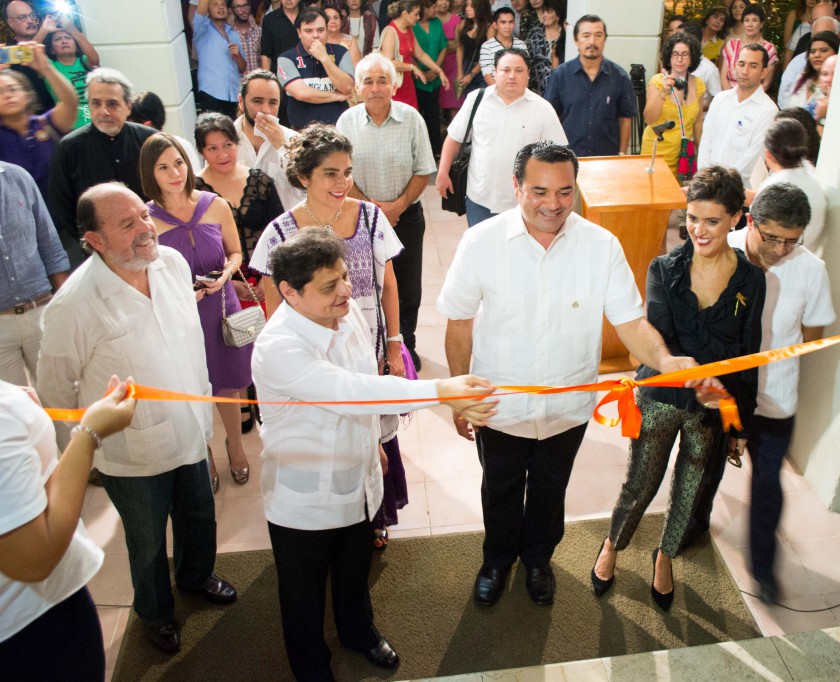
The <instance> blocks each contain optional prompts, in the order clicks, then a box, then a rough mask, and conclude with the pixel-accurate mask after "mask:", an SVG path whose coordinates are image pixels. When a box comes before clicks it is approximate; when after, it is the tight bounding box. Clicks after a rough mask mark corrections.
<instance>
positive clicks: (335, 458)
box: [251, 299, 437, 530]
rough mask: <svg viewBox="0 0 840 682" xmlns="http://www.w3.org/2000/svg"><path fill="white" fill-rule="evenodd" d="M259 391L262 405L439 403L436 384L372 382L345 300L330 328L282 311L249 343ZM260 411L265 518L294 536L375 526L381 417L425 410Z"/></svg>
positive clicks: (366, 342)
mask: <svg viewBox="0 0 840 682" xmlns="http://www.w3.org/2000/svg"><path fill="white" fill-rule="evenodd" d="M251 367H252V370H253V376H254V384H255V385H256V388H257V393H258V394H259V396H260V398H261V399H262V400H266V401H272V400H274V401H289V400H294V401H324V400H334V401H354V400H400V399H410V400H418V399H427V398H432V399H435V398H437V385H436V383H435V382H434V381H408V380H406V379H401V378H398V377H391V376H378V375H377V365H376V359H375V358H374V354H373V345H372V343H371V339H370V329H369V327H368V325H367V322H366V321H365V318H364V316H363V315H362V311H361V310H360V309H359V306H358V305H357V304H356V302H355V301H353V300H352V299H351V300H350V312H349V313H348V314H347V315H346V316H345V317H343V318H341V319H340V320H339V322H338V329H337V330H332V329H328V328H327V327H324V326H322V325H320V324H317V323H316V322H313V321H312V320H310V319H308V318H306V317H304V316H303V315H301V314H300V313H298V312H296V311H295V310H294V309H293V308H292V307H291V306H290V305H288V304H287V303H283V304H281V305H280V307H279V308H278V309H277V312H275V313H274V315H272V316H271V319H270V320H269V321H268V323H267V324H266V326H265V328H264V329H263V331H262V333H261V334H260V336H259V338H258V339H257V341H256V343H255V345H254V353H253V356H252V359H251ZM435 404H437V401H436V400H434V401H432V402H427V403H408V404H406V403H401V404H391V405H388V404H385V405H263V406H262V408H261V413H262V420H263V424H262V430H261V431H260V438H261V439H262V443H263V451H262V455H261V458H262V480H261V485H262V494H263V503H264V505H265V516H266V518H267V519H268V520H269V521H270V522H271V523H274V524H277V525H280V526H285V527H287V528H297V529H300V530H325V529H328V528H342V527H345V526H349V525H352V524H354V523H359V522H361V521H363V520H364V519H365V507H366V503H367V514H368V517H369V518H371V519H372V518H373V516H374V515H375V514H376V512H377V510H378V509H379V505H380V504H381V502H382V468H381V467H380V464H379V415H380V414H400V413H402V412H408V411H410V410H415V409H420V408H422V407H430V406H432V405H435Z"/></svg>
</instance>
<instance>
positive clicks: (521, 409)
mask: <svg viewBox="0 0 840 682" xmlns="http://www.w3.org/2000/svg"><path fill="white" fill-rule="evenodd" d="M577 170H578V161H577V157H576V156H575V154H574V152H573V151H572V150H571V148H569V147H565V146H562V145H558V144H554V143H552V142H537V143H533V144H528V145H526V146H525V147H523V148H522V149H521V150H520V151H519V153H518V154H517V155H516V159H515V161H514V166H513V175H514V187H515V192H516V197H517V199H518V201H519V205H518V206H517V207H516V208H512V209H510V210H508V211H505V212H504V213H501V214H499V215H498V216H496V217H495V218H490V219H489V220H486V221H484V222H483V223H481V225H478V226H476V227H473V228H471V229H470V230H468V231H467V232H466V233H465V234H464V237H463V238H462V239H461V243H460V244H459V245H458V250H457V252H456V254H455V259H454V260H453V262H452V266H451V267H450V268H449V272H448V273H447V275H446V281H445V282H444V285H443V288H442V290H441V293H440V297H439V298H438V301H437V308H438V311H439V312H440V313H441V314H443V315H445V316H446V317H448V318H449V323H448V325H447V328H446V358H447V361H448V363H449V371H450V372H451V373H452V374H453V375H457V374H463V373H465V372H468V371H469V370H470V363H471V361H472V364H473V370H474V371H475V372H476V373H478V374H479V375H481V376H486V377H487V378H488V379H489V380H490V381H491V382H493V383H494V384H497V385H523V384H525V385H576V384H587V383H592V382H595V381H597V379H598V363H599V361H600V357H601V335H602V319H603V316H604V315H605V314H606V316H607V319H609V321H610V322H611V323H612V324H613V326H614V327H615V330H616V332H618V335H619V337H620V338H621V340H622V342H623V343H624V344H625V345H626V346H627V348H628V349H629V350H630V352H631V353H632V354H633V355H634V356H635V357H637V358H638V359H639V360H640V361H641V362H644V363H645V364H648V363H649V362H650V363H653V366H654V367H656V369H658V370H659V371H660V372H662V373H665V372H669V371H673V370H676V369H681V368H685V367H692V366H695V365H696V364H697V363H696V362H695V361H694V360H692V359H691V358H686V357H674V356H672V355H671V354H670V353H669V352H668V349H667V348H666V347H665V344H664V342H663V341H662V337H661V336H660V335H659V333H658V332H657V331H656V330H655V329H654V328H653V327H652V326H651V325H650V324H649V323H648V322H647V320H646V319H645V317H644V309H643V307H642V298H641V296H640V295H639V291H638V289H637V288H636V283H635V280H634V278H633V273H632V271H631V270H630V266H629V265H628V264H627V260H626V259H625V257H624V251H623V250H622V248H621V245H620V244H619V242H618V240H617V239H616V238H615V236H614V235H612V234H611V233H610V232H608V231H607V230H605V229H603V228H601V227H598V226H597V225H595V224H593V223H590V222H589V221H587V220H584V219H583V218H581V217H580V216H579V215H577V214H575V213H573V212H572V205H573V204H574V199H575V179H576V177H577ZM594 406H595V395H594V394H592V393H582V392H575V393H565V394H557V395H551V396H542V395H533V394H525V395H521V396H511V397H507V398H505V399H504V400H503V401H501V402H500V403H499V411H498V415H497V416H494V417H493V418H492V419H491V420H490V424H489V426H486V427H485V426H482V427H481V428H479V429H478V430H477V431H476V438H475V439H476V441H477V446H478V453H479V458H480V460H481V464H482V468H483V470H484V475H483V477H482V486H481V503H482V509H483V512H484V527H485V540H484V562H483V564H482V567H481V569H480V571H479V573H478V576H477V577H476V581H475V587H474V597H475V601H476V602H477V603H478V604H480V605H485V606H490V605H492V604H495V603H496V601H498V599H499V597H500V596H501V594H502V592H503V590H504V588H505V586H506V582H507V575H508V572H509V571H510V568H511V566H512V565H513V563H514V562H515V561H516V559H517V558H520V559H521V560H522V563H523V564H524V565H525V568H526V581H525V586H526V588H527V590H528V593H529V595H530V596H531V599H532V600H533V601H534V602H535V603H537V604H541V605H543V604H551V603H553V601H554V573H553V571H552V569H551V566H550V563H549V562H550V560H551V555H552V553H553V552H554V549H555V547H556V546H557V545H558V544H559V542H560V540H561V539H562V537H563V524H564V505H565V494H566V486H567V485H568V482H569V477H570V475H571V472H572V465H573V464H574V460H575V456H576V454H577V451H578V448H579V447H580V444H581V442H582V441H583V436H584V433H585V431H586V426H587V424H588V422H589V419H590V417H591V416H592V411H593V408H594ZM455 427H456V429H457V430H458V433H459V435H461V436H462V437H464V438H466V439H468V440H473V435H472V433H471V431H470V429H469V427H468V425H467V423H466V422H464V421H462V420H460V419H459V418H458V417H457V415H456V418H455ZM526 490H527V497H526Z"/></svg>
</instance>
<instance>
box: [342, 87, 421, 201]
mask: <svg viewBox="0 0 840 682" xmlns="http://www.w3.org/2000/svg"><path fill="white" fill-rule="evenodd" d="M336 128H338V130H339V132H341V133H344V134H345V135H346V136H347V137H349V138H350V141H351V142H352V143H353V181H354V182H355V183H356V185H358V187H359V189H360V190H361V191H362V193H364V195H365V196H367V197H369V198H371V199H375V200H376V201H394V200H395V199H397V198H398V197H399V196H400V194H402V193H403V190H404V189H405V188H406V186H407V185H408V182H409V180H411V178H412V177H413V176H415V175H431V174H432V173H434V172H435V171H436V170H437V166H436V165H435V157H434V155H433V154H432V145H431V144H430V143H429V133H428V130H427V128H426V122H425V121H424V120H423V117H422V116H420V113H419V112H418V111H417V109H415V108H414V107H411V106H409V105H408V104H405V103H403V102H396V101H392V102H391V110H390V111H389V112H388V118H386V119H385V121H384V122H383V123H382V125H381V126H377V125H376V124H375V123H374V122H373V119H371V117H370V116H369V115H368V113H367V110H366V109H365V107H364V105H363V104H362V105H359V106H356V107H353V108H351V109H348V110H347V111H346V112H344V113H343V114H342V115H341V118H340V119H338V123H337V124H336ZM417 201H420V200H419V199H418V200H417Z"/></svg>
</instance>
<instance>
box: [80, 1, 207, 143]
mask: <svg viewBox="0 0 840 682" xmlns="http://www.w3.org/2000/svg"><path fill="white" fill-rule="evenodd" d="M77 2H78V5H79V9H80V11H81V14H82V21H83V24H84V29H85V34H86V35H87V37H88V38H89V39H90V41H91V42H92V43H93V44H94V45H95V46H96V49H97V51H98V52H99V56H100V58H101V60H102V66H108V67H111V68H114V69H117V70H119V71H121V72H122V73H124V74H125V75H126V76H127V77H128V79H129V80H130V81H131V82H132V83H133V84H134V89H135V92H141V91H143V90H150V91H152V92H154V93H155V94H156V95H158V96H159V97H160V98H161V100H163V104H164V106H165V107H166V126H165V130H166V132H169V133H173V134H175V135H182V136H183V137H186V138H188V139H191V138H192V134H193V129H194V128H195V104H194V102H193V98H192V83H191V82H190V65H189V59H188V56H187V43H186V39H185V37H184V25H183V21H182V19H181V4H180V3H179V2H177V0H77Z"/></svg>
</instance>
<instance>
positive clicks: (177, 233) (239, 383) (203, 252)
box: [147, 192, 253, 395]
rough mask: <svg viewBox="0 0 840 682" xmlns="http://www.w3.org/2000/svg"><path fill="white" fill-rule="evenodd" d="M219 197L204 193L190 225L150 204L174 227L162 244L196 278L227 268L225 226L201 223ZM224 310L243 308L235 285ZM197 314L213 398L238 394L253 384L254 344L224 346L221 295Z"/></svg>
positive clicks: (212, 297)
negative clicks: (186, 266) (187, 267)
mask: <svg viewBox="0 0 840 682" xmlns="http://www.w3.org/2000/svg"><path fill="white" fill-rule="evenodd" d="M216 196H217V195H216V194H212V193H211V192H202V193H201V196H199V198H198V203H197V204H196V207H195V211H193V214H192V218H190V220H189V222H186V223H185V222H184V221H183V220H179V219H178V218H176V217H175V216H173V215H172V214H171V213H169V212H168V211H166V210H164V209H162V208H161V207H160V206H157V205H156V204H154V203H152V202H149V203H148V204H147V206H148V207H149V213H150V214H151V216H152V217H153V218H157V219H158V220H160V221H162V222H164V223H166V224H167V225H172V226H173V227H172V229H171V230H169V231H168V232H164V233H163V234H162V235H160V243H161V244H163V245H164V246H169V247H170V248H173V249H175V250H176V251H178V253H180V254H181V255H182V256H183V257H184V258H185V259H186V261H187V263H188V264H189V266H190V271H191V272H192V276H193V279H195V277H196V275H206V274H207V273H208V272H212V271H213V270H221V269H222V268H223V267H224V266H225V247H224V244H223V243H222V226H221V225H220V224H219V223H202V222H200V220H201V218H202V216H203V215H204V213H205V212H206V211H207V209H208V208H209V207H210V204H212V203H213V200H214V199H215V198H216ZM224 289H225V308H226V310H227V314H228V315H230V314H233V313H235V312H237V311H238V310H241V309H242V306H240V305H239V299H238V298H237V297H236V291H235V290H234V288H233V283H231V282H230V281H228V282H227V283H226V284H225V287H224ZM198 315H199V317H200V318H201V328H202V330H203V331H204V349H205V351H206V354H207V371H208V373H209V375H210V384H211V385H212V387H213V395H219V394H220V393H221V392H223V391H235V390H239V389H241V388H245V387H246V386H248V385H249V384H250V383H251V348H252V347H253V344H248V345H247V346H242V347H241V348H235V347H233V346H228V345H227V344H225V341H224V339H223V338H222V294H221V291H217V292H216V293H215V294H212V295H210V296H205V297H204V298H202V299H201V300H200V301H199V302H198Z"/></svg>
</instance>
